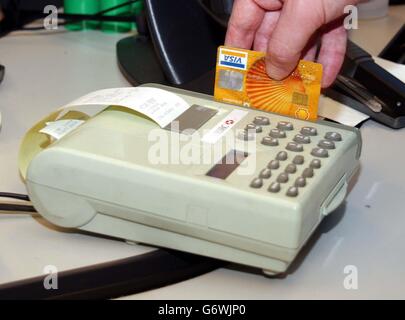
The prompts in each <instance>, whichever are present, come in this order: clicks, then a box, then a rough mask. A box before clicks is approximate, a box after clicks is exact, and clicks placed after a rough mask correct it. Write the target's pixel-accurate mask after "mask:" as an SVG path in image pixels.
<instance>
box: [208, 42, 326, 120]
mask: <svg viewBox="0 0 405 320" xmlns="http://www.w3.org/2000/svg"><path fill="white" fill-rule="evenodd" d="M264 59H265V53H263V52H256V51H251V50H243V49H236V48H230V47H226V46H221V47H219V48H218V56H217V65H216V78H215V91H214V96H215V99H216V100H217V101H220V102H226V103H231V104H236V105H239V106H245V107H251V108H255V109H260V110H264V111H269V112H274V113H279V114H282V115H286V116H290V117H295V118H298V119H303V120H316V119H317V117H318V103H319V97H320V93H321V80H322V65H321V64H319V63H315V62H310V61H304V60H301V61H300V62H299V64H298V67H297V68H296V70H294V72H293V73H292V74H291V75H290V76H289V77H288V78H286V79H284V80H282V81H276V80H273V79H271V78H270V77H269V76H268V75H267V73H266V65H265V60H264Z"/></svg>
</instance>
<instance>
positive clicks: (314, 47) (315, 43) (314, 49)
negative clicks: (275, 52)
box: [301, 32, 320, 61]
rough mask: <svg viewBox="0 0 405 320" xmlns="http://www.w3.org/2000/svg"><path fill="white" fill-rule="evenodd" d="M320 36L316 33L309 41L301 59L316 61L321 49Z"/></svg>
mask: <svg viewBox="0 0 405 320" xmlns="http://www.w3.org/2000/svg"><path fill="white" fill-rule="evenodd" d="M319 40H320V39H319V34H318V32H316V33H315V34H314V35H313V36H312V37H311V38H310V39H309V41H308V43H307V45H306V46H305V48H304V50H303V51H302V54H301V59H304V60H307V61H315V59H316V55H317V53H318V49H319V43H320V42H319Z"/></svg>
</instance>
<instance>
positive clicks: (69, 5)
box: [64, 0, 101, 31]
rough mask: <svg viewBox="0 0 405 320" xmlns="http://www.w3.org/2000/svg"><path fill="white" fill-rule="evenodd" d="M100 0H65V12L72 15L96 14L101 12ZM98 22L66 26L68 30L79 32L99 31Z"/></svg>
mask: <svg viewBox="0 0 405 320" xmlns="http://www.w3.org/2000/svg"><path fill="white" fill-rule="evenodd" d="M100 2H101V1H100V0H64V12H65V13H70V14H96V13H98V12H99V11H100ZM99 26H100V22H98V21H88V20H87V21H78V22H72V23H68V24H66V29H68V30H72V31H79V30H83V29H97V28H98V27H99Z"/></svg>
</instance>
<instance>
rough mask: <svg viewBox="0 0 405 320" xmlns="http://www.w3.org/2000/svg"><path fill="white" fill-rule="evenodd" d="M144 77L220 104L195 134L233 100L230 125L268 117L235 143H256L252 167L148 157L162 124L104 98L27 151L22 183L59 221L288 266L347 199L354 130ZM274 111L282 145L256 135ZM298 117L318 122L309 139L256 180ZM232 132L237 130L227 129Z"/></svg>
mask: <svg viewBox="0 0 405 320" xmlns="http://www.w3.org/2000/svg"><path fill="white" fill-rule="evenodd" d="M148 86H153V87H158V88H162V89H166V90H169V91H172V92H174V93H176V94H178V95H180V96H181V97H182V98H184V99H185V100H186V101H187V102H188V103H190V104H197V105H201V106H205V107H209V108H213V109H217V110H218V111H219V112H218V113H217V114H216V115H215V116H214V117H213V118H211V119H210V120H209V121H208V122H207V123H205V125H203V126H202V127H201V128H200V129H199V130H198V131H197V132H196V133H195V134H200V135H201V136H202V132H203V131H204V132H205V131H206V130H207V129H210V128H212V127H214V126H215V125H216V124H217V123H218V122H219V121H220V120H221V119H223V118H224V117H226V115H227V114H229V113H230V112H231V111H232V110H235V109H240V110H245V111H247V112H248V114H247V115H246V116H245V117H244V118H243V119H242V120H241V121H240V122H239V123H238V124H237V125H236V126H235V127H234V128H233V129H234V130H240V129H243V128H245V127H246V125H247V124H249V123H252V121H253V119H254V118H255V117H256V116H265V117H268V118H269V119H270V122H271V124H270V125H269V126H263V132H262V133H258V134H257V136H256V139H255V140H254V141H249V142H247V143H246V142H244V141H243V142H241V141H239V142H238V143H240V145H239V146H238V150H239V149H243V148H244V147H246V146H247V145H248V144H252V143H253V144H255V147H256V150H255V157H253V156H252V154H251V153H250V155H249V156H248V157H247V158H246V159H245V160H244V162H243V163H245V165H246V163H247V164H249V161H254V162H255V163H253V165H256V170H255V171H254V172H253V173H252V174H250V175H240V174H238V172H237V171H234V172H233V173H232V174H230V176H229V177H228V178H226V179H218V178H213V177H210V176H207V175H206V173H207V172H208V171H209V170H210V169H211V168H212V166H213V165H214V164H213V163H211V164H170V163H169V164H158V165H156V164H152V163H151V162H150V159H149V152H150V148H151V147H152V146H153V145H155V144H156V141H150V140H151V139H148V135H149V133H150V132H151V130H158V131H159V130H164V129H160V128H159V127H158V125H157V124H156V123H154V122H152V121H151V120H149V119H147V118H144V117H141V116H139V115H138V114H136V113H134V112H126V111H124V110H121V109H119V108H110V109H107V110H106V111H104V112H102V113H100V114H99V115H97V116H95V117H94V118H92V119H90V120H89V121H87V122H86V123H85V124H83V125H82V126H80V127H79V128H77V129H76V130H74V131H73V132H71V133H69V134H68V135H66V136H65V137H63V138H62V139H61V140H59V141H56V142H55V143H53V144H52V145H51V146H50V147H49V148H47V149H45V150H44V151H42V152H40V153H39V154H38V155H37V156H36V157H35V158H34V159H33V160H32V161H31V163H30V165H29V168H28V172H27V180H26V184H27V189H28V193H29V196H30V199H31V201H32V203H33V205H34V206H35V208H36V209H37V210H38V212H39V213H40V214H41V215H42V216H43V217H45V218H46V219H47V220H49V221H51V222H52V223H54V224H56V225H59V226H63V227H69V228H79V229H82V230H87V231H90V232H94V233H98V234H104V235H108V236H113V237H118V238H122V239H126V240H130V241H133V242H139V243H146V244H149V245H154V246H158V247H166V248H172V249H176V250H181V251H186V252H191V253H195V254H199V255H203V256H209V257H214V258H218V259H223V260H227V261H231V262H236V263H240V264H244V265H248V266H253V267H257V268H261V269H263V270H264V272H265V273H267V274H277V273H281V272H284V271H286V269H287V267H288V266H289V264H290V263H291V262H292V260H293V259H294V257H295V256H296V255H297V253H298V252H299V250H300V249H301V248H302V246H303V245H304V244H305V242H306V241H307V240H308V238H309V237H310V235H311V234H312V233H313V231H314V230H315V228H316V227H317V226H318V224H319V223H320V222H321V220H322V218H323V217H324V216H325V215H326V214H328V213H329V212H331V211H332V210H334V209H335V208H336V207H337V206H338V205H339V204H340V203H341V202H342V201H343V200H344V197H345V195H346V190H347V183H348V181H349V179H350V178H351V176H352V175H353V173H354V172H355V169H356V168H357V167H358V159H359V155H360V149H361V139H360V135H359V132H358V130H356V129H353V128H349V127H345V126H342V125H336V124H332V123H329V122H322V121H320V122H316V123H314V122H306V121H301V120H297V119H291V118H287V117H284V116H281V115H276V114H271V113H265V112H261V111H258V110H254V109H246V108H239V107H236V106H231V105H227V104H223V103H218V102H215V101H213V99H212V97H211V96H206V95H201V94H196V93H192V92H188V91H183V90H178V89H173V88H169V87H164V86H158V85H148ZM279 121H289V122H291V123H292V124H293V125H294V130H293V131H290V132H287V138H285V139H280V144H279V146H276V147H271V146H265V145H263V144H261V139H262V138H263V137H264V136H266V135H268V133H269V131H270V129H274V128H275V127H276V126H277V123H278V122H279ZM304 126H311V127H315V128H316V129H317V131H318V135H317V136H315V137H311V140H312V142H311V144H309V145H305V146H304V151H303V152H300V153H295V152H291V151H288V156H289V158H288V159H287V160H286V161H282V162H281V166H280V168H279V169H278V170H274V172H272V177H271V178H270V179H267V180H265V181H264V183H265V185H264V186H263V187H262V188H260V189H254V188H252V187H251V186H250V183H251V181H252V180H253V179H254V178H255V177H257V176H258V174H259V172H260V171H261V170H262V169H263V168H265V167H266V165H267V164H268V163H269V162H270V161H271V160H273V159H274V158H275V157H276V155H277V153H278V152H280V151H283V150H284V151H285V148H286V144H287V143H288V142H291V141H292V138H293V137H294V135H296V134H297V133H299V130H300V129H301V128H302V127H304ZM331 131H332V132H337V133H339V134H340V135H341V136H342V141H340V142H336V149H335V150H329V157H328V158H324V159H321V163H322V166H321V168H319V169H316V170H315V174H314V176H313V177H312V178H308V179H307V185H306V186H305V187H303V188H300V189H299V195H298V196H297V197H289V196H287V195H286V190H287V187H290V186H291V185H292V184H293V183H294V181H295V180H296V178H297V177H298V176H299V175H300V174H302V172H303V170H304V168H306V167H308V164H309V162H310V161H311V160H312V159H314V158H315V157H313V156H312V155H311V154H310V152H311V150H312V149H313V148H314V147H316V145H317V143H318V141H320V140H321V139H323V137H324V135H325V134H326V133H327V132H331ZM155 132H156V131H155ZM164 132H165V133H166V134H167V133H168V131H167V130H164ZM171 134H172V135H174V136H176V135H183V134H179V133H171ZM230 134H232V135H233V134H234V132H233V130H230V131H229V132H228V133H227V134H226V135H230ZM226 135H225V136H226ZM225 136H224V138H225ZM224 138H223V139H224ZM223 139H222V140H220V141H219V142H218V143H221V141H223ZM198 145H199V146H201V149H202V150H201V151H202V152H204V150H205V148H208V147H211V146H210V145H208V144H206V143H201V142H199V143H198ZM170 148H171V145H169V151H170ZM250 152H251V151H250ZM224 154H226V151H224ZM296 154H300V155H303V156H304V159H305V162H304V164H302V165H299V166H298V170H297V172H296V173H295V174H290V175H289V182H288V183H286V184H284V185H283V186H282V189H281V191H280V192H278V193H271V192H269V191H268V190H267V189H268V185H269V184H270V182H272V181H274V180H275V179H276V178H277V176H278V175H279V174H280V173H281V172H282V171H283V170H284V169H285V166H287V165H288V164H290V163H291V161H292V159H293V157H294V156H295V155H296ZM250 164H252V163H250Z"/></svg>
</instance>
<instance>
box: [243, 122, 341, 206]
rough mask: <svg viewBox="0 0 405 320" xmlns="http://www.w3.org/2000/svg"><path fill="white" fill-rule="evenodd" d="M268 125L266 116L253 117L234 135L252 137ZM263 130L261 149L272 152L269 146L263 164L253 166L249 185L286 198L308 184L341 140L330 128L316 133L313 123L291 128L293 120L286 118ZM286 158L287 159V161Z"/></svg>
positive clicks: (246, 139)
mask: <svg viewBox="0 0 405 320" xmlns="http://www.w3.org/2000/svg"><path fill="white" fill-rule="evenodd" d="M270 125H271V121H270V118H268V117H264V116H258V117H255V118H254V119H253V120H252V122H251V123H248V124H247V125H246V126H245V130H244V131H243V132H242V133H240V134H239V136H238V138H239V139H241V140H245V141H250V140H254V139H255V138H256V136H257V134H260V133H262V132H264V129H265V128H264V126H270ZM267 130H269V131H267V132H268V135H266V134H264V136H262V137H261V140H259V142H260V144H261V145H262V146H263V147H265V148H266V149H263V150H269V152H268V154H269V155H271V154H272V153H271V150H274V154H273V156H272V158H270V159H269V160H268V161H269V162H268V163H267V165H265V167H264V168H258V169H257V173H256V177H255V178H254V179H253V180H252V181H251V182H250V187H251V188H254V189H264V190H267V192H269V193H273V194H278V193H280V194H282V195H285V196H287V197H290V198H295V197H298V196H299V195H300V194H301V193H303V192H304V191H305V190H306V189H307V188H308V186H309V185H310V184H311V183H312V182H311V181H313V178H314V177H315V174H316V172H315V171H316V170H319V169H321V167H322V165H323V162H324V161H328V159H327V158H328V157H331V156H332V154H333V153H334V152H335V151H334V150H335V149H338V148H339V142H340V141H342V140H343V137H342V135H341V134H340V133H337V132H332V131H331V132H327V133H323V132H322V133H321V134H319V133H318V130H317V128H315V127H312V126H304V127H298V128H294V124H293V122H288V121H279V122H277V125H276V126H275V127H272V128H271V127H270V128H269V129H267ZM290 131H292V132H290ZM294 131H295V132H294ZM289 132H290V133H289ZM318 135H322V136H319V137H318ZM260 144H259V145H260ZM267 147H269V148H268V149H267ZM307 148H308V149H307ZM283 149H284V150H283ZM299 153H302V154H299ZM288 159H291V160H289V161H288V162H287V160H288ZM283 163H284V164H283Z"/></svg>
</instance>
